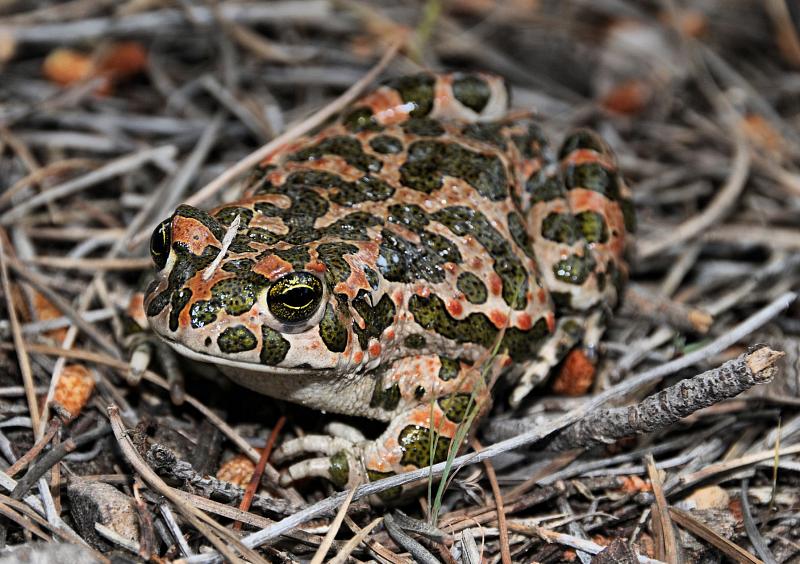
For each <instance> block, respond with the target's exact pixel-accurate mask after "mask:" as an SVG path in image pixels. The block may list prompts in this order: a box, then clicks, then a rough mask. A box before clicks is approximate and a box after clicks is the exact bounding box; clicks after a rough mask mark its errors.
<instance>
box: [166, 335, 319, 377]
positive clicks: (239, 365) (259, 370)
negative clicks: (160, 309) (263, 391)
mask: <svg viewBox="0 0 800 564" xmlns="http://www.w3.org/2000/svg"><path fill="white" fill-rule="evenodd" d="M166 343H167V344H168V345H169V346H171V347H172V348H173V349H175V352H177V353H178V354H179V355H181V356H185V357H186V358H190V359H192V360H196V361H197V362H203V363H205V364H213V365H214V366H218V367H219V368H220V370H222V371H223V372H225V373H226V374H227V373H231V372H235V371H242V372H248V373H254V374H259V375H275V376H284V375H293V374H320V373H325V372H330V370H329V369H324V368H312V367H310V366H302V367H283V366H267V365H266V364H261V363H258V362H249V361H245V360H235V359H231V358H223V357H220V356H215V355H211V354H206V353H201V352H198V351H196V350H194V349H190V348H189V347H187V346H186V345H184V344H183V343H179V342H177V341H172V340H167V341H166Z"/></svg>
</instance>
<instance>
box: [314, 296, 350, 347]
mask: <svg viewBox="0 0 800 564" xmlns="http://www.w3.org/2000/svg"><path fill="white" fill-rule="evenodd" d="M319 335H320V337H321V338H322V342H323V343H325V346H326V347H328V350H329V351H331V352H337V353H340V352H344V349H345V348H346V347H347V328H346V327H345V326H344V324H343V323H342V322H341V321H340V320H339V316H338V315H337V314H336V312H335V311H334V309H333V307H332V306H331V304H328V305H327V306H325V314H324V315H323V317H322V320H321V321H320V322H319Z"/></svg>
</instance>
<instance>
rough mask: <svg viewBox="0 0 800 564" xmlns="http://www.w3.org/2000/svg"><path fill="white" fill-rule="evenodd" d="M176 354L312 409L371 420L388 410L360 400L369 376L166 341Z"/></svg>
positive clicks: (383, 416)
mask: <svg viewBox="0 0 800 564" xmlns="http://www.w3.org/2000/svg"><path fill="white" fill-rule="evenodd" d="M168 343H169V345H170V346H171V347H172V348H173V349H175V351H176V352H178V353H179V354H180V355H182V356H185V357H187V358H190V359H192V360H196V361H198V362H203V363H208V364H213V365H214V366H217V367H218V368H219V369H220V371H221V372H222V373H223V374H225V375H226V376H228V377H229V378H230V379H231V380H233V381H234V382H236V383H237V384H239V385H240V386H244V387H245V388H249V389H251V390H253V391H256V392H258V393H260V394H264V395H267V396H271V397H273V398H278V399H282V400H286V401H290V402H294V403H298V404H300V405H305V406H306V407H310V408H312V409H317V410H321V411H331V412H334V413H344V414H349V415H357V416H364V417H372V418H373V419H387V417H388V415H389V412H388V411H386V410H382V409H376V408H371V407H369V406H368V405H366V404H365V402H364V401H363V400H364V398H365V397H370V396H371V394H372V391H373V390H372V388H373V387H374V386H375V383H374V381H373V380H372V379H371V378H353V377H348V376H346V375H343V374H341V373H339V372H338V371H337V370H333V369H329V368H328V369H325V368H311V367H305V366H304V367H296V368H284V367H276V366H266V365H263V364H257V363H254V362H243V361H236V360H231V359H226V358H220V357H216V356H211V355H209V354H203V353H199V352H197V351H194V350H192V349H190V348H188V347H187V346H186V345H183V344H181V343H177V342H175V341H168Z"/></svg>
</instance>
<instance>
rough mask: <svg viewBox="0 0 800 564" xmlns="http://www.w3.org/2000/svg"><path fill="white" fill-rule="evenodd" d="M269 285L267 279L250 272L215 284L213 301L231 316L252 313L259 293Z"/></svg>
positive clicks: (212, 295)
mask: <svg viewBox="0 0 800 564" xmlns="http://www.w3.org/2000/svg"><path fill="white" fill-rule="evenodd" d="M268 284H269V281H268V280H267V278H266V277H264V276H261V275H260V274H255V273H253V272H248V273H246V274H241V275H239V276H237V277H236V278H227V279H225V280H220V281H219V282H217V283H216V284H214V286H212V287H211V299H212V300H214V301H217V302H219V303H220V304H221V305H222V307H223V308H225V311H226V312H227V313H228V314H229V315H242V314H243V313H247V312H248V311H250V308H252V307H253V304H254V303H255V301H256V298H257V296H258V293H259V292H260V291H261V290H262V289H263V288H266V287H267V285H268Z"/></svg>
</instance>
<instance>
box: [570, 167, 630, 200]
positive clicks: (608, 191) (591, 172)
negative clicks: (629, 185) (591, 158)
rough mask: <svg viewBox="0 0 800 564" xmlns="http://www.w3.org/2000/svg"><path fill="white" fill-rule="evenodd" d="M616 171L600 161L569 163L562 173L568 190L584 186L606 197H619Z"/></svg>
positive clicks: (612, 198) (613, 198)
mask: <svg viewBox="0 0 800 564" xmlns="http://www.w3.org/2000/svg"><path fill="white" fill-rule="evenodd" d="M617 183H618V179H617V175H616V173H614V172H612V171H610V170H608V169H606V168H605V167H604V166H603V165H601V164H600V163H583V164H579V165H569V166H568V167H567V170H566V172H565V174H564V184H565V185H566V187H567V189H568V190H572V189H573V188H585V189H586V190H592V191H593V192H599V193H600V194H603V195H604V196H605V197H606V198H609V199H611V200H616V199H618V198H619V186H618V184H617Z"/></svg>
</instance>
